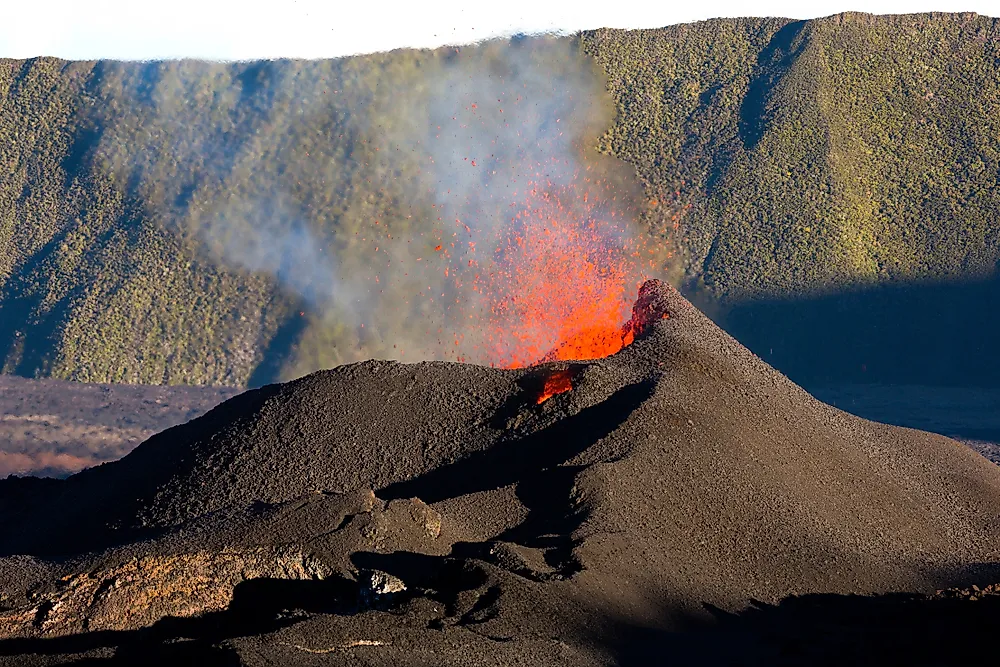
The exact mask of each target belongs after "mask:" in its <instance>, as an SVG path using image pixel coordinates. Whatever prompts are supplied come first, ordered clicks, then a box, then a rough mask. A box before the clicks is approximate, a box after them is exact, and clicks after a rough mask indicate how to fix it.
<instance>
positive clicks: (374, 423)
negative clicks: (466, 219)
mask: <svg viewBox="0 0 1000 667" xmlns="http://www.w3.org/2000/svg"><path fill="white" fill-rule="evenodd" d="M645 293H646V297H647V299H646V301H645V302H646V303H651V304H656V307H655V308H651V309H643V310H642V312H646V310H648V312H654V311H655V312H656V313H659V315H658V316H657V317H653V318H651V320H652V321H651V323H650V324H649V325H648V326H646V327H644V331H643V332H642V333H643V335H640V336H639V337H638V339H637V340H636V341H635V342H634V343H633V344H632V345H630V346H628V347H627V348H625V349H624V350H622V351H621V352H620V353H618V354H616V355H614V356H613V357H609V358H607V359H602V360H597V361H591V362H565V363H553V364H546V365H543V366H538V367H533V368H527V369H519V370H497V369H488V368H480V367H475V366H465V365H459V364H447V363H424V364H414V365H403V364H398V363H388V362H375V361H373V362H365V363H362V364H355V365H351V366H345V367H341V368H337V369H334V370H332V371H326V372H322V373H317V374H315V375H312V376H309V377H307V378H304V379H302V380H299V381H296V382H292V383H288V384H285V385H275V386H269V387H265V388H263V389H261V390H257V391H253V392H248V393H246V394H243V395H241V396H238V397H236V398H234V399H231V400H230V401H228V402H227V403H225V404H223V405H222V406H220V407H218V408H216V409H215V410H213V411H212V412H210V413H209V414H207V415H205V416H204V417H202V418H200V419H197V420H195V421H193V422H190V423H189V424H186V425H184V426H180V427H176V428H174V429H171V430H169V431H166V432H164V433H161V434H160V435H158V436H156V437H154V438H152V439H150V440H149V441H148V442H146V443H144V444H143V445H141V446H140V447H138V448H137V449H136V450H135V451H134V452H133V453H132V454H130V455H129V456H127V457H125V458H124V459H122V460H121V461H118V462H116V463H112V464H105V465H103V466H101V467H99V468H96V469H92V470H89V471H85V472H84V473H81V474H78V475H76V476H74V477H71V478H69V479H68V480H65V481H63V482H59V483H58V489H56V488H53V487H51V486H49V485H46V486H44V487H39V488H38V489H37V494H35V495H36V496H37V497H35V496H32V490H31V489H30V488H28V487H23V486H22V487H21V488H20V489H19V491H18V493H19V494H21V495H20V497H21V498H25V503H26V504H27V505H28V506H29V507H32V508H34V509H33V510H32V511H29V512H24V511H17V510H14V509H13V508H12V507H11V506H10V505H7V506H6V509H5V510H4V512H5V515H4V517H3V521H4V530H5V533H4V534H5V535H7V536H9V538H8V539H7V540H6V541H5V543H4V548H5V552H6V553H7V554H9V555H13V554H18V553H23V554H29V555H31V556H34V557H35V558H34V559H32V560H31V561H30V562H31V563H32V568H33V569H32V572H34V573H35V574H34V575H33V577H34V579H35V580H37V579H39V578H40V577H41V578H44V577H45V576H49V577H51V579H52V581H53V582H55V583H50V584H48V587H46V586H45V585H43V584H42V583H38V582H37V581H36V582H35V584H34V585H35V590H36V591H38V592H36V593H35V594H34V597H32V598H31V600H32V602H29V603H24V604H22V605H21V606H20V607H17V608H15V609H12V610H9V611H7V612H3V613H0V629H2V630H4V632H6V633H7V635H8V636H11V637H16V639H14V638H12V639H9V640H7V642H0V655H2V654H3V651H7V654H8V655H21V654H23V653H27V652H32V651H38V650H41V649H42V647H48V649H47V650H51V651H52V652H54V651H55V649H56V648H58V647H59V646H63V644H59V643H58V642H59V641H62V642H64V643H66V642H69V643H68V644H66V645H68V646H77V647H78V648H79V647H84V646H86V647H89V648H88V650H89V649H93V648H95V647H98V646H104V645H112V644H113V645H114V646H117V647H118V648H119V650H121V651H123V652H122V653H121V655H123V656H124V655H126V654H127V651H125V649H124V648H123V647H124V644H123V643H122V642H124V641H125V638H129V639H128V641H138V639H132V638H131V637H132V636H131V635H122V636H119V635H114V637H118V638H117V639H115V638H114V637H111V638H105V639H99V641H98V639H95V638H98V637H99V636H98V635H97V634H94V633H90V634H88V632H87V631H84V630H83V628H95V627H106V628H109V629H113V630H114V631H115V632H124V633H128V632H129V628H132V627H136V628H138V627H142V626H147V625H149V624H150V622H152V617H151V616H150V613H151V612H149V611H148V610H147V607H146V606H143V605H142V604H140V602H141V601H142V600H145V599H147V598H149V597H151V596H152V597H153V598H155V599H156V600H163V599H166V600H168V601H170V600H181V599H183V600H185V602H184V603H183V604H181V603H180V602H173V603H171V604H173V606H171V604H163V605H160V606H157V607H155V609H156V610H157V611H156V614H163V615H170V616H176V617H185V618H186V620H184V619H182V620H177V621H176V622H171V623H176V624H171V623H167V622H166V621H163V622H157V623H154V624H153V626H152V628H150V630H149V632H147V633H146V634H143V635H141V637H143V639H142V641H143V642H148V641H153V642H154V643H155V642H160V641H166V640H167V639H171V640H173V639H176V638H177V637H189V638H191V637H194V638H195V639H196V640H197V641H199V642H202V644H200V645H201V646H202V647H203V648H204V650H206V651H209V649H210V652H211V651H216V652H217V651H221V652H222V653H224V654H225V656H228V657H226V658H225V659H233V660H238V661H239V662H240V663H241V664H268V661H271V663H279V664H296V663H301V664H313V663H314V662H315V661H319V660H320V658H317V657H316V656H327V657H326V658H323V660H325V662H324V663H323V664H341V663H344V664H347V663H351V661H352V660H359V661H363V663H364V664H396V663H399V662H400V661H404V662H406V661H408V662H407V664H467V662H468V660H471V659H472V658H475V659H477V660H480V661H482V662H483V663H484V664H509V663H512V662H516V661H517V660H528V661H529V662H531V661H532V660H529V658H528V656H541V660H542V661H544V662H546V663H548V664H613V663H616V662H618V663H620V662H621V661H622V660H624V659H625V658H624V657H623V656H626V655H633V653H635V652H636V651H638V652H639V654H636V655H640V654H641V655H645V656H646V657H647V658H648V657H649V656H652V655H657V654H658V653H657V651H658V650H659V648H658V647H662V646H667V645H668V644H667V642H668V638H669V637H674V638H675V639H676V635H674V634H671V633H674V632H676V631H678V630H681V629H684V628H690V627H691V626H692V624H695V625H698V624H701V623H710V622H711V623H714V622H715V619H718V618H727V617H728V615H731V614H740V613H741V611H742V610H743V609H744V608H746V606H747V605H748V604H749V603H750V601H751V600H756V601H758V602H759V604H762V605H779V604H780V603H781V601H782V600H783V599H785V598H787V597H788V596H792V595H800V594H827V595H832V596H834V597H837V596H844V595H865V596H867V595H875V594H887V593H890V592H892V591H907V592H909V593H911V594H914V595H918V594H919V595H928V594H932V593H933V591H934V590H936V589H938V588H945V587H948V586H953V585H959V584H961V585H969V584H972V583H985V582H987V581H991V580H992V579H994V578H1000V572H997V569H998V568H997V567H996V565H997V564H1000V535H998V532H997V517H998V516H1000V470H998V468H997V467H996V466H995V465H993V464H991V463H990V462H989V461H987V460H986V459H984V458H983V457H981V456H979V455H978V454H976V453H975V452H973V451H971V450H969V449H968V448H966V447H963V446H961V445H960V444H958V443H956V442H954V441H952V440H949V439H947V438H944V437H942V436H937V435H932V434H928V433H923V432H919V431H913V430H909V429H903V428H897V427H890V426H885V425H881V424H876V423H873V422H867V421H864V420H861V419H858V418H856V417H853V416H850V415H848V414H846V413H843V412H841V411H839V410H837V409H835V408H832V407H830V406H827V405H825V404H823V403H820V402H819V401H817V400H815V399H814V398H812V397H811V396H810V395H808V394H807V393H806V392H804V391H803V390H801V389H800V388H798V387H797V386H795V385H794V384H792V383H791V382H790V381H788V380H787V379H786V378H785V377H783V376H782V375H780V374H779V373H777V372H776V371H774V370H773V369H771V368H770V367H768V366H767V365H766V364H764V363H763V362H761V361H760V360H759V359H757V358H756V357H755V356H754V355H752V354H751V353H750V352H749V351H747V350H746V349H745V348H743V347H742V346H740V345H739V344H738V343H737V342H736V341H734V340H733V339H732V338H731V337H729V336H728V335H727V334H725V333H724V332H722V331H721V330H720V329H718V328H717V327H716V326H715V325H714V324H712V323H711V322H710V321H709V320H708V319H707V318H705V317H704V316H703V315H702V314H701V313H699V312H698V311H697V310H696V309H694V308H693V307H692V306H691V305H690V304H688V303H687V302H686V301H684V299H683V298H681V297H680V295H679V294H677V293H676V292H675V291H674V290H673V289H672V288H670V287H668V286H666V285H663V284H658V285H652V284H651V285H650V286H649V287H648V288H647V289H646V290H645ZM638 310H640V309H639V308H638V307H637V311H638ZM663 313H666V314H667V315H668V317H666V318H664V317H662V314H663ZM567 369H568V370H569V371H571V372H572V373H573V377H574V379H573V388H572V390H571V391H568V392H566V393H562V394H558V395H556V396H553V397H552V398H550V399H549V400H547V401H545V402H544V403H542V404H538V403H537V400H536V399H537V396H538V392H539V390H540V388H541V386H542V385H543V384H544V381H545V379H546V378H547V377H548V376H549V375H551V374H552V373H555V372H560V371H565V370H567ZM0 490H2V486H0ZM29 496H30V497H29ZM54 556H59V557H60V558H59V559H54V558H53V557H54ZM6 562H7V563H8V566H7V570H6V571H7V572H10V571H11V569H12V568H16V566H17V564H16V562H15V561H13V560H10V559H8V560H7V561H6ZM18 562H21V561H18ZM46 568H48V569H46ZM136 573H138V574H136ZM373 573H384V574H385V575H386V576H391V577H393V578H395V579H398V580H400V581H402V582H403V583H404V584H405V586H406V590H405V591H402V592H400V593H399V594H398V595H397V594H394V595H393V600H392V603H391V605H390V606H389V607H387V608H385V609H382V608H377V607H376V608H372V605H371V604H369V603H368V602H365V600H367V599H368V598H367V597H366V596H365V595H364V594H363V591H362V587H361V582H363V581H366V580H371V578H372V577H373V576H374V575H373ZM378 576H382V575H378ZM395 579H393V580H395ZM4 580H5V581H8V582H10V581H11V580H12V578H11V577H10V575H9V574H8V575H5V577H4ZM67 581H69V582H79V583H78V584H75V588H74V586H73V585H70V584H67V583H65V582H67ZM58 582H63V583H58ZM102 582H112V583H110V584H106V586H108V587H109V588H107V589H102ZM115 582H118V583H115ZM7 585H8V586H11V585H13V584H10V583H8V584H7ZM157 587H162V588H163V589H164V590H165V591H167V593H168V594H164V595H153V594H152V593H150V592H149V590H148V589H153V590H156V589H157ZM76 591H79V594H78V593H77V592H76ZM101 591H104V592H101ZM185 591H188V592H187V593H185ZM98 592H101V594H100V595H98ZM185 595H186V597H185ZM102 596H103V597H102ZM8 597H9V598H10V599H25V598H24V597H23V596H22V597H21V598H18V597H17V596H16V595H14V594H13V593H11V594H10V595H8ZM368 597H370V596H368ZM864 599H868V598H864ZM872 600H875V598H872ZM46 604H48V605H49V606H50V608H51V609H78V610H79V611H78V613H77V614H76V616H74V618H77V617H79V618H82V619H86V618H90V617H93V619H94V620H93V621H91V622H90V623H89V624H86V623H85V624H83V625H82V626H74V625H72V624H71V623H69V621H59V618H61V617H59V616H58V614H55V615H53V613H54V612H51V611H46V609H47V608H46V607H45V605H46ZM158 604H160V603H158ZM873 604H874V603H873ZM879 604H881V603H879ZM74 605H75V606H74ZM793 606H794V605H793ZM779 608H780V609H784V608H785V607H779ZM936 608H937V607H935V609H936ZM109 609H110V610H124V611H122V612H121V614H122V618H126V619H131V620H128V621H127V622H123V621H121V620H120V619H119V620H116V618H117V617H114V616H113V615H109V614H111V612H109V611H108V610H109ZM295 610H298V611H295ZM293 612H294V613H293ZM935 613H936V612H935ZM153 616H155V614H153ZM50 617H51V618H53V619H55V620H52V621H50V620H48V619H50ZM765 617H766V618H768V619H771V618H777V619H779V620H781V619H785V616H784V615H782V614H777V615H775V614H771V615H765ZM822 617H823V616H822V615H821V614H818V615H816V618H822ZM38 618H41V619H42V621H40V622H39V621H37V619H38ZM741 618H742V617H741ZM747 618H749V619H751V620H750V621H747V622H748V623H750V624H751V625H752V623H751V621H753V619H755V618H761V616H760V615H759V614H758V615H756V616H754V615H750V616H748V617H747ZM80 622H81V623H82V621H80ZM753 622H756V621H753ZM768 622H770V621H768ZM775 622H777V621H775ZM781 622H782V623H785V622H786V621H785V620H781ZM817 622H819V621H817ZM60 623H61V624H60ZM101 623H103V624H104V625H103V626H102V625H101ZM116 623H118V625H115V624H116ZM737 625H738V632H737V634H739V633H744V632H756V630H744V629H739V628H744V626H743V625H739V624H737ZM727 627H729V626H727ZM747 627H749V626H747ZM150 633H151V634H150ZM158 633H159V634H158ZM60 635H62V636H64V638H63V639H59V638H58V637H59V636H60ZM740 636H742V635H740ZM87 637H91V639H90V640H88V639H86V638H87ZM100 637H103V635H100ZM157 638H159V639H157ZM70 639H72V640H73V641H75V642H77V644H73V643H72V642H71V641H70ZM95 641H96V642H97V643H96V644H95V643H94V642H95ZM11 642H14V643H11ZM16 642H21V643H16ZM45 642H56V643H49V644H46V643H45ZM88 642H90V643H88ZM101 642H105V644H101ZM107 642H110V644H107ZM157 645H159V644H157ZM196 645H198V644H191V645H189V647H193V646H196ZM142 646H147V644H142ZM171 646H172V645H171ZM80 650H82V648H81V649H80ZM643 652H645V653H643ZM53 654H54V653H53ZM206 655H207V654H206ZM213 655H214V653H213ZM220 659H221V658H220ZM637 659H638V658H637ZM720 659H721V658H720ZM463 660H465V662H463ZM352 664H353V663H352ZM764 664H767V663H766V662H765V663H764ZM792 664H796V663H792Z"/></svg>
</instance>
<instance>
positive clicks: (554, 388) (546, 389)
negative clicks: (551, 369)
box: [536, 369, 573, 404]
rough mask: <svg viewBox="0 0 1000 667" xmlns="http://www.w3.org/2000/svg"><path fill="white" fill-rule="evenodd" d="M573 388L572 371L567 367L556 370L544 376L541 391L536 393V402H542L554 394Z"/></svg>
mask: <svg viewBox="0 0 1000 667" xmlns="http://www.w3.org/2000/svg"><path fill="white" fill-rule="evenodd" d="M572 389H573V373H572V371H570V370H569V369H564V370H561V371H556V372H555V373H553V374H552V375H550V376H548V377H547V378H545V384H544V385H543V386H542V392H541V393H540V394H539V395H538V400H537V401H536V403H537V404H542V403H544V402H545V401H547V400H549V399H550V398H552V397H553V396H555V395H556V394H563V393H565V392H567V391H571V390H572Z"/></svg>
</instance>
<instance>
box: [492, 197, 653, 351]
mask: <svg viewBox="0 0 1000 667" xmlns="http://www.w3.org/2000/svg"><path fill="white" fill-rule="evenodd" d="M609 209H612V210H609V211H603V210H601V202H600V200H599V198H598V197H597V196H596V195H593V196H591V195H588V194H587V193H586V192H584V194H583V195H582V196H581V194H580V193H579V192H578V191H574V190H573V189H559V188H548V189H546V190H532V191H530V193H529V197H528V199H527V201H526V202H525V203H524V205H523V208H522V209H521V210H520V211H518V212H517V213H516V214H515V215H514V217H513V220H512V221H511V222H512V224H511V226H510V227H509V228H508V229H507V230H506V233H505V235H504V236H503V237H502V238H501V239H500V242H499V243H498V244H497V248H496V251H495V257H494V258H493V259H494V262H493V266H494V267H495V268H494V270H492V271H490V273H489V274H488V276H486V277H485V278H484V279H483V280H482V281H481V287H482V292H483V293H484V294H486V295H487V296H488V298H489V300H490V306H489V307H490V314H489V316H488V319H489V322H488V323H487V326H486V328H487V330H488V331H489V332H490V336H489V350H488V356H489V357H490V359H491V360H492V363H493V364H494V365H497V366H504V367H507V368H519V367H524V366H529V365H533V364H536V363H540V362H544V361H557V360H585V359H599V358H602V357H607V356H610V355H612V354H614V353H616V352H618V351H619V350H621V349H622V347H624V346H626V345H628V344H629V343H631V342H632V339H633V337H634V334H633V333H632V332H631V331H630V330H628V329H627V328H625V327H624V326H623V323H624V322H625V321H626V320H627V318H628V315H629V310H630V307H631V295H632V294H634V292H633V290H634V289H635V288H636V286H637V285H638V283H639V282H640V281H641V278H642V272H643V271H642V263H643V260H644V259H645V257H643V253H641V252H640V249H639V242H638V241H636V240H634V236H633V235H632V234H630V233H629V229H628V225H629V224H630V223H629V221H628V220H627V219H625V218H623V217H622V216H620V215H619V216H616V215H615V213H614V211H613V207H610V206H609Z"/></svg>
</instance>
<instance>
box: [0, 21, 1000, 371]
mask: <svg viewBox="0 0 1000 667" xmlns="http://www.w3.org/2000/svg"><path fill="white" fill-rule="evenodd" d="M572 41H573V42H574V44H578V45H579V47H580V48H581V50H582V52H583V53H585V54H587V55H588V56H590V57H592V59H593V62H594V63H596V65H597V67H596V68H595V69H596V70H597V71H601V70H603V73H604V75H605V76H606V79H607V81H606V85H607V88H608V90H609V92H610V96H611V99H612V100H613V102H614V104H615V106H616V110H617V115H616V117H615V119H614V121H613V122H612V124H611V125H610V127H608V128H607V130H606V132H605V133H604V134H603V135H601V136H598V137H595V138H594V142H596V144H597V146H598V147H599V148H600V149H601V150H602V151H604V152H606V153H609V154H611V155H614V156H616V157H618V158H621V159H622V160H624V161H626V162H627V163H630V164H631V165H633V166H634V168H635V171H636V173H637V175H638V179H639V181H640V182H641V184H642V186H643V187H644V188H645V193H646V199H647V204H646V205H645V206H644V209H643V210H644V212H643V214H642V216H641V224H642V225H643V226H644V227H648V228H649V233H651V234H653V235H654V236H655V238H656V239H657V243H659V244H663V245H669V246H670V247H672V248H674V249H675V250H676V255H675V260H674V264H672V265H671V267H670V269H671V271H672V272H673V273H672V275H675V276H676V278H677V280H678V281H679V282H681V283H683V284H684V285H686V286H687V287H688V288H689V289H691V290H693V291H697V292H698V293H699V294H700V296H701V298H703V299H715V300H717V301H718V302H719V303H723V304H740V303H748V302H752V301H753V300H759V299H768V298H776V297H780V298H789V297H793V296H794V297H795V298H808V297H810V295H820V294H830V293H833V292H836V291H838V290H846V289H858V288H863V287H865V286H870V285H873V284H887V283H888V284H898V283H901V282H913V281H942V280H953V279H962V280H970V279H979V278H984V277H986V276H989V275H991V274H992V273H993V271H994V270H995V267H996V264H997V260H998V253H1000V239H998V234H1000V184H998V173H1000V21H998V20H995V19H991V18H986V17H979V16H975V15H919V16H901V17H875V16H869V15H863V14H846V15H840V16H835V17H830V18H826V19H820V20H815V21H806V22H793V21H788V20H782V19H737V20H715V21H708V22H703V23H697V24H690V25H682V26H674V27H669V28H664V29H660V30H639V31H620V30H597V31H593V32H588V33H585V34H583V35H581V36H579V37H578V38H574V40H572ZM480 48H481V49H484V50H485V51H484V52H487V51H489V50H490V49H493V50H494V51H495V50H496V49H503V48H514V47H513V46H510V47H508V46H504V45H496V44H494V45H487V46H486V47H480ZM474 51H475V49H463V50H462V52H463V55H467V54H469V53H473V52H474ZM454 53H455V50H453V49H442V50H439V51H436V52H429V51H397V52H392V53H389V54H381V55H376V56H365V57H355V58H347V59H340V60H329V61H314V62H302V61H276V62H263V63H235V64H210V63H197V62H187V61H181V62H168V63H117V62H89V63H88V62H72V63H71V62H65V61H59V60H54V59H47V58H42V59H35V60H28V61H12V60H5V61H0V175H2V178H0V363H2V368H3V371H4V372H9V373H18V374H22V375H27V376H36V375H38V376H55V377H61V378H70V379H78V380H88V381H107V382H143V383H218V384H234V385H246V384H255V383H259V382H262V381H267V380H270V379H274V378H277V377H281V376H287V375H295V374H300V373H302V372H306V371H309V370H313V369H315V368H319V367H322V366H328V365H332V364H335V363H339V362H342V361H343V360H345V359H347V358H350V355H349V354H347V353H346V352H345V350H348V349H350V348H352V346H357V345H359V344H361V345H364V344H366V343H365V339H364V335H363V333H362V332H359V331H357V330H355V329H354V327H351V326H348V325H345V324H344V321H342V320H340V319H338V318H337V317H336V312H333V313H332V314H331V311H330V310H329V309H327V310H323V311H322V312H321V311H320V310H318V309H315V308H310V304H309V302H308V301H309V300H308V298H304V297H303V295H302V294H301V292H302V290H299V292H300V293H299V294H296V293H295V291H294V290H291V289H289V288H288V287H287V281H286V284H285V285H283V284H282V283H281V282H280V281H279V280H277V279H276V278H275V274H277V273H280V272H281V270H287V268H288V267H285V266H283V265H282V264H281V263H280V261H279V260H277V259H276V258H275V257H274V255H273V252H270V253H269V250H274V248H271V249H269V248H268V247H266V246H267V245H268V244H267V239H260V238H259V237H258V241H260V243H259V245H261V246H264V247H257V248H251V249H250V252H249V254H250V255H253V256H252V257H250V260H252V261H248V260H247V257H246V256H245V255H247V254H248V253H247V252H243V255H244V257H243V261H242V263H241V264H242V265H240V266H237V265H235V264H234V263H233V262H232V261H227V258H229V255H230V254H231V252H232V250H231V246H232V244H233V243H234V240H233V239H239V238H241V235H242V234H245V233H248V232H249V233H251V235H252V234H253V232H254V229H255V228H257V227H258V226H259V225H258V223H259V221H260V219H261V216H268V219H270V220H274V219H280V220H282V221H283V222H282V224H284V225H286V226H287V231H289V233H292V234H295V233H299V232H301V231H302V230H306V233H308V234H309V235H310V238H313V239H316V240H318V241H321V243H319V244H314V245H320V246H322V247H328V248H331V249H334V250H335V251H336V253H337V256H338V257H339V258H341V259H342V260H343V261H345V262H347V263H348V264H350V262H352V261H353V262H357V263H358V264H359V265H361V264H363V263H364V262H366V261H369V260H370V259H371V258H370V256H369V255H367V254H366V252H367V250H366V248H367V247H368V245H367V241H368V240H369V239H366V238H365V237H366V235H369V234H368V230H370V229H371V225H372V223H373V221H374V220H379V221H380V224H381V225H383V226H384V227H383V231H384V230H388V233H389V234H392V235H395V236H396V237H397V238H399V237H404V236H406V237H410V238H414V239H417V238H419V236H420V234H421V233H422V232H427V231H428V230H429V225H431V224H432V223H431V222H429V221H433V220H434V211H433V208H432V204H433V201H432V198H430V197H415V196H414V194H413V190H412V187H410V186H408V185H407V176H408V172H409V171H410V168H411V167H412V170H414V171H416V170H419V168H420V167H419V165H417V164H415V163H413V164H411V163H408V162H407V161H406V160H407V158H406V157H405V156H402V157H399V156H397V157H395V158H394V159H393V160H391V161H390V160H386V159H383V156H384V153H381V154H380V153H379V150H380V148H382V147H384V145H385V144H384V142H383V141H382V138H383V137H384V136H385V135H386V134H387V133H391V132H398V131H399V130H400V128H398V127H392V126H393V125H394V124H395V125H399V124H401V123H402V122H403V121H404V120H406V119H407V117H406V115H405V113H404V114H401V113H400V107H401V106H402V107H403V108H405V105H406V104H407V101H408V100H407V95H408V94H426V91H422V89H421V88H420V87H421V85H422V84H421V83H420V82H426V81H430V80H433V79H434V77H435V76H436V74H437V73H438V72H439V71H442V68H444V67H446V66H447V65H448V61H449V59H450V58H453V57H454V55H453V54H454ZM487 55H488V54H487ZM482 62H483V63H484V65H483V66H484V67H486V66H488V64H489V62H490V58H489V57H487V56H482ZM539 66H541V67H558V65H554V64H553V62H551V61H545V59H544V58H542V61H540V63H539ZM414 88H416V89H417V90H416V91H415V92H414V91H413V89H414ZM401 91H410V92H409V93H407V92H401ZM394 101H395V102H394ZM409 120H411V121H416V120H417V119H412V118H411V119H409ZM220 221H221V223H220ZM206 230H209V231H208V232H206ZM362 240H363V241H364V242H362ZM277 250H280V246H279V247H278V248H277ZM244 251H246V249H245V248H244ZM276 262H277V263H276ZM254 268H256V269H257V270H253V269H254ZM341 268H342V269H343V270H345V271H348V272H349V271H350V269H351V267H350V266H349V265H348V266H346V267H341ZM310 285H311V286H312V287H311V288H314V287H315V285H313V284H312V283H310ZM306 296H308V295H306ZM400 316H401V317H402V316H403V315H402V314H401V315H400ZM372 353H373V354H379V350H378V349H377V348H372Z"/></svg>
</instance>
